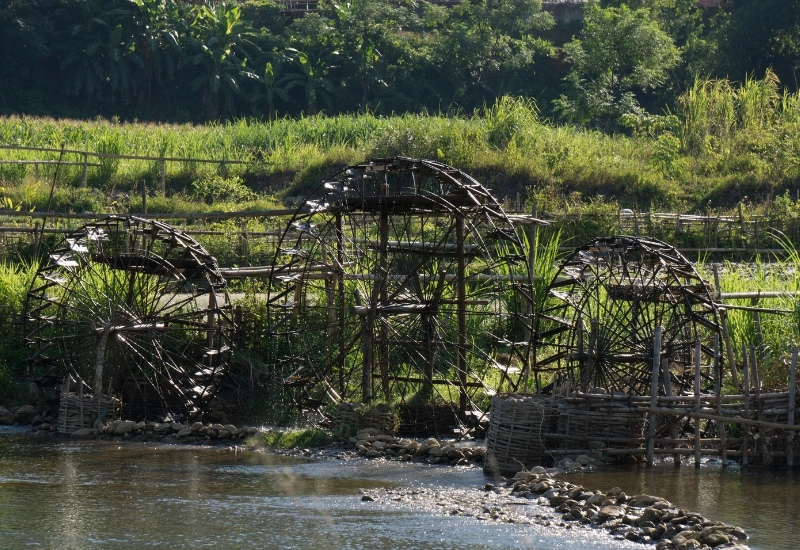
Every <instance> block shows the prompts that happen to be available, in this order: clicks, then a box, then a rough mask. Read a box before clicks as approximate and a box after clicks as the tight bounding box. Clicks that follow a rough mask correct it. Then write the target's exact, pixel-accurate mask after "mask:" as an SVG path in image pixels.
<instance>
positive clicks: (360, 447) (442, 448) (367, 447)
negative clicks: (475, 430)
mask: <svg viewBox="0 0 800 550" xmlns="http://www.w3.org/2000/svg"><path fill="white" fill-rule="evenodd" d="M349 441H350V443H352V444H354V445H355V448H356V452H357V453H358V454H359V455H361V456H364V457H366V458H379V457H383V458H389V459H394V460H415V459H416V460H419V461H423V462H429V463H432V464H453V465H464V464H470V463H475V462H480V461H482V460H483V457H484V455H485V449H484V448H483V447H475V446H470V445H467V444H458V443H455V442H447V441H439V440H438V439H436V438H433V437H431V438H428V439H426V440H424V441H416V440H414V439H405V438H402V439H401V438H397V437H394V436H391V435H386V434H381V433H380V432H379V430H377V429H375V428H365V429H363V430H361V431H359V432H358V433H357V434H356V436H355V437H351V438H350V439H349Z"/></svg>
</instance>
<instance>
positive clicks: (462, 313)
mask: <svg viewBox="0 0 800 550" xmlns="http://www.w3.org/2000/svg"><path fill="white" fill-rule="evenodd" d="M456 259H457V263H458V273H457V274H456V284H457V289H456V301H457V302H458V304H457V306H456V308H457V311H456V315H457V318H458V322H457V325H458V361H457V363H456V371H457V373H458V387H459V401H458V409H459V411H460V412H461V414H462V415H463V414H464V413H465V412H466V410H467V304H466V302H467V282H466V280H465V279H466V258H465V256H464V216H463V214H462V213H461V212H457V213H456Z"/></svg>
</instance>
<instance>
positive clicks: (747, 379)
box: [742, 346, 750, 466]
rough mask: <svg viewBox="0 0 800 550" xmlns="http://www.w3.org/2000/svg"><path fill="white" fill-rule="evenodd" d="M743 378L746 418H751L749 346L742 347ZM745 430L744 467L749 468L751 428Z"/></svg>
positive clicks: (744, 426)
mask: <svg viewBox="0 0 800 550" xmlns="http://www.w3.org/2000/svg"><path fill="white" fill-rule="evenodd" d="M742 377H743V379H744V380H743V386H742V389H743V390H744V417H745V418H747V419H749V418H750V365H749V361H748V359H747V346H742ZM742 429H743V430H744V443H743V444H742V466H747V463H748V458H749V457H748V456H747V449H748V446H749V445H750V428H749V427H748V426H747V424H744V425H742Z"/></svg>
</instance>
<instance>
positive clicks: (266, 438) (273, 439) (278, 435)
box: [245, 428, 330, 449]
mask: <svg viewBox="0 0 800 550" xmlns="http://www.w3.org/2000/svg"><path fill="white" fill-rule="evenodd" d="M329 441H330V436H329V435H328V433H327V432H325V431H323V430H318V429H315V428H305V429H286V430H278V429H275V430H271V431H268V432H266V433H263V434H258V435H254V436H252V437H248V438H247V440H246V441H245V444H246V445H263V446H266V447H271V448H273V449H294V448H297V447H318V446H320V445H324V444H325V443H328V442H329Z"/></svg>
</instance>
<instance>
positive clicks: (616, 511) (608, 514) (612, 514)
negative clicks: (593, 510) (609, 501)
mask: <svg viewBox="0 0 800 550" xmlns="http://www.w3.org/2000/svg"><path fill="white" fill-rule="evenodd" d="M623 517H625V508H624V507H623V506H603V507H602V508H601V509H600V511H598V512H597V520H598V521H599V522H600V523H603V522H605V521H608V520H610V519H619V518H623Z"/></svg>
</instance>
